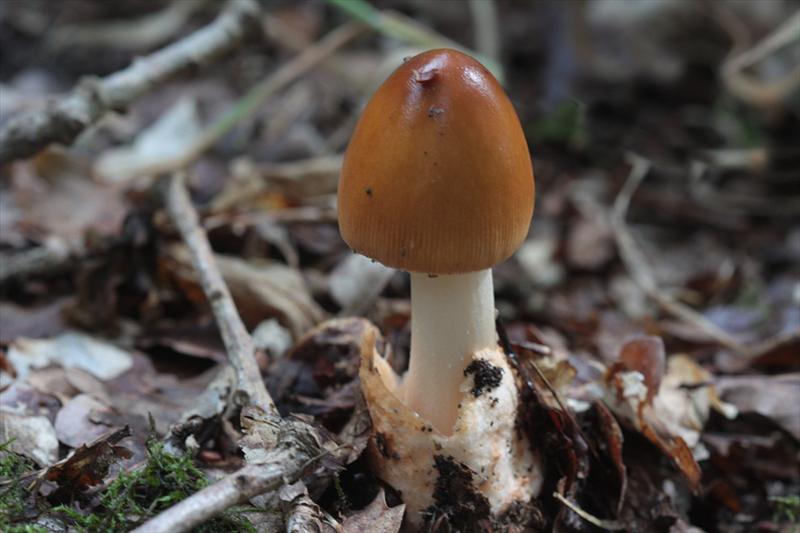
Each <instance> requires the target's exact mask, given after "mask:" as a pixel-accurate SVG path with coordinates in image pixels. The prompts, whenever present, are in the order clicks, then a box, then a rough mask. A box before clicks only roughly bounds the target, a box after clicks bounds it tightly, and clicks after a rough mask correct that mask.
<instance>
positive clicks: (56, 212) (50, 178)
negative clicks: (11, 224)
mask: <svg viewBox="0 0 800 533" xmlns="http://www.w3.org/2000/svg"><path fill="white" fill-rule="evenodd" d="M13 169H14V180H13V183H14V188H13V189H12V191H11V193H10V194H11V195H13V197H14V199H15V202H14V205H15V207H16V208H18V209H21V210H22V215H21V217H20V218H19V219H18V220H17V221H16V228H15V229H16V230H17V231H19V232H20V233H21V234H22V235H24V236H26V237H28V238H30V239H32V240H34V241H38V242H43V241H44V240H45V239H47V240H49V241H51V242H53V241H59V242H61V243H64V244H65V245H66V248H67V249H69V250H75V249H80V248H82V247H83V245H84V239H85V236H86V233H87V232H89V231H91V232H92V233H93V234H94V235H97V236H100V235H111V234H116V233H117V232H118V231H119V228H120V227H121V225H122V221H123V219H124V218H125V215H126V214H127V211H128V209H127V205H126V202H125V199H124V197H123V195H122V193H121V192H120V191H119V190H118V189H116V188H114V187H108V186H104V185H102V184H98V183H96V182H93V181H91V180H89V179H87V178H86V176H88V175H89V170H88V169H87V168H86V167H85V165H84V164H83V163H82V162H80V161H78V160H77V159H75V158H74V156H72V155H70V154H69V153H68V152H64V151H62V150H59V149H55V148H51V149H48V150H45V151H43V152H41V153H40V154H39V155H37V156H36V157H34V158H33V159H31V160H29V161H26V162H24V163H17V164H15V165H14V166H13ZM62 246H63V245H62Z"/></svg>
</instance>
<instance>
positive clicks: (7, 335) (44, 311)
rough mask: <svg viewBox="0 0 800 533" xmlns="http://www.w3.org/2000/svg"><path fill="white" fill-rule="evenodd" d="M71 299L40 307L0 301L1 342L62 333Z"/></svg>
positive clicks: (61, 299)
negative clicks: (64, 312) (64, 317)
mask: <svg viewBox="0 0 800 533" xmlns="http://www.w3.org/2000/svg"><path fill="white" fill-rule="evenodd" d="M0 210H2V208H0ZM70 300H71V299H69V298H59V299H57V300H54V301H52V302H50V303H47V304H45V305H42V306H38V307H20V306H17V305H14V304H12V303H9V302H0V323H2V324H3V327H2V328H0V343H10V342H12V341H14V340H15V339H17V338H19V337H28V338H41V337H51V336H53V335H57V334H59V333H61V332H62V331H64V330H65V329H67V326H66V324H65V323H64V320H63V318H62V316H61V313H62V311H63V309H64V307H65V306H66V305H68V304H69V302H70Z"/></svg>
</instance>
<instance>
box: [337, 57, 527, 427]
mask: <svg viewBox="0 0 800 533" xmlns="http://www.w3.org/2000/svg"><path fill="white" fill-rule="evenodd" d="M533 201H534V181H533V170H532V166H531V158H530V154H529V151H528V145H527V143H526V141H525V136H524V133H523V131H522V127H521V125H520V123H519V119H518V118H517V114H516V112H515V111H514V107H513V105H512V104H511V102H510V101H509V99H508V97H507V96H506V94H505V92H504V91H503V89H502V87H501V86H500V84H499V83H498V82H497V80H496V79H495V78H494V76H492V74H491V73H490V72H489V71H488V70H487V69H486V68H485V67H484V66H483V65H481V64H480V63H478V62H477V61H476V60H474V59H473V58H471V57H469V56H468V55H466V54H463V53H461V52H458V51H455V50H446V49H441V50H431V51H428V52H425V53H422V54H420V55H417V56H415V57H413V58H411V59H408V60H407V61H405V63H403V65H401V66H400V67H399V68H398V69H397V70H396V71H395V72H394V73H393V74H392V75H391V76H390V77H389V78H388V79H387V80H386V81H385V82H384V83H383V85H382V86H381V87H380V88H379V89H378V90H377V92H376V93H375V95H374V96H373V97H372V99H371V100H370V102H369V103H368V104H367V106H366V108H365V109H364V112H363V114H362V116H361V118H360V120H359V122H358V125H357V126H356V129H355V132H354V134H353V137H352V139H351V141H350V144H349V146H348V149H347V153H346V154H345V158H344V164H343V168H342V175H341V181H340V184H339V194H338V206H339V227H340V231H341V234H342V237H343V238H344V240H345V241H346V242H347V243H348V244H349V245H350V247H351V248H352V249H353V250H354V251H356V252H358V253H360V254H363V255H366V256H368V257H370V258H372V259H374V260H376V261H379V262H381V263H383V264H385V265H387V266H391V267H395V268H399V269H402V270H407V271H409V272H410V273H411V355H410V361H409V368H408V372H407V374H406V376H405V379H404V381H403V383H402V392H401V394H402V396H403V399H404V401H405V403H406V404H407V405H408V406H409V407H411V408H412V409H414V410H415V411H416V412H417V413H419V414H420V415H421V416H422V417H423V418H425V419H426V420H428V421H430V423H431V424H433V426H434V427H435V428H436V429H437V430H438V431H439V432H441V433H443V434H450V433H451V432H452V427H453V423H454V421H455V419H456V416H457V412H458V404H459V402H460V400H461V391H460V387H461V384H462V382H463V381H464V370H465V369H466V368H467V366H468V365H469V364H470V362H471V360H472V357H473V354H475V353H476V352H478V351H480V350H484V349H494V348H496V347H497V338H496V333H495V309H494V291H493V287H492V271H491V268H492V266H494V265H496V264H497V263H500V262H501V261H503V260H505V259H507V258H508V257H509V256H510V255H511V254H512V253H513V252H514V251H515V250H516V249H517V248H518V247H519V245H520V244H521V243H522V241H523V240H524V239H525V236H526V234H527V232H528V227H529V225H530V221H531V216H532V214H533Z"/></svg>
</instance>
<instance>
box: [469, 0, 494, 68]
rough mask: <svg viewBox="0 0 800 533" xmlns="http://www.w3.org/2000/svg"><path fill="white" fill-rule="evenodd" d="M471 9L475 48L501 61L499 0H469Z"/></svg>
mask: <svg viewBox="0 0 800 533" xmlns="http://www.w3.org/2000/svg"><path fill="white" fill-rule="evenodd" d="M469 11H470V14H471V15H472V26H473V28H474V36H475V49H476V50H478V51H479V52H480V53H481V54H483V56H484V57H488V58H490V59H492V60H493V61H496V62H499V61H500V46H501V43H500V32H499V31H498V30H499V28H500V23H499V22H498V20H497V2H495V0H469Z"/></svg>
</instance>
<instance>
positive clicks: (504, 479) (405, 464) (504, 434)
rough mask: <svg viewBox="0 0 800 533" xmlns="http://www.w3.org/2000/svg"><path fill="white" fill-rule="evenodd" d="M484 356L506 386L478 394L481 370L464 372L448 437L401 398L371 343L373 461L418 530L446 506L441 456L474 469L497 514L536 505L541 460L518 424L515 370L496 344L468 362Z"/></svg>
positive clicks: (368, 385)
mask: <svg viewBox="0 0 800 533" xmlns="http://www.w3.org/2000/svg"><path fill="white" fill-rule="evenodd" d="M492 331H494V330H492ZM478 359H481V360H483V361H485V363H486V364H487V365H490V368H492V371H493V372H494V373H495V375H497V373H498V371H499V375H500V380H499V383H493V384H492V386H489V387H486V388H485V389H484V390H481V391H479V393H477V394H476V392H477V391H476V390H475V375H474V374H472V373H470V374H468V375H466V376H465V375H464V373H463V371H462V372H460V375H461V379H460V383H459V389H458V394H459V396H460V402H459V403H457V404H456V409H455V417H454V421H453V424H452V425H451V426H449V427H450V428H451V431H450V432H448V433H447V434H444V433H442V432H439V431H438V430H437V429H436V428H434V427H432V425H431V423H430V421H429V420H427V419H426V418H424V417H423V416H420V414H418V413H417V412H415V410H414V409H413V408H411V407H410V406H409V405H407V404H406V403H404V402H403V401H402V400H401V399H400V397H399V394H400V391H401V387H400V385H399V384H400V379H399V377H398V376H397V375H396V374H395V373H394V371H393V370H392V369H391V367H390V366H389V365H388V363H387V362H386V361H385V360H384V359H383V358H382V357H381V356H380V355H379V354H378V353H377V352H376V351H375V348H374V342H372V343H367V345H366V346H364V347H363V353H362V363H361V372H360V375H361V386H362V390H363V392H364V397H365V399H366V403H367V406H368V408H369V412H370V416H371V417H372V424H373V435H374V438H373V444H374V446H373V447H374V449H373V454H372V455H373V464H374V465H375V467H376V470H377V474H378V475H379V476H380V477H381V479H383V480H385V481H386V482H388V483H389V484H391V485H392V486H393V487H394V488H395V489H397V490H399V491H400V492H401V493H402V498H403V501H404V502H405V504H406V506H407V511H408V515H407V516H408V520H409V522H410V523H411V524H412V525H413V526H415V527H418V526H420V525H421V524H422V523H423V521H424V518H425V516H426V512H429V511H432V510H433V509H435V507H436V506H437V505H439V504H441V502H438V501H437V500H436V497H435V496H436V494H435V489H436V483H437V479H438V478H439V475H440V472H439V471H438V470H437V468H436V456H439V457H440V458H446V459H448V460H452V461H455V462H457V463H458V464H460V465H463V466H464V467H466V469H468V471H470V472H471V473H472V486H473V488H474V490H475V493H476V494H480V495H481V496H482V497H484V498H485V499H486V502H487V504H488V506H489V511H490V512H491V513H492V515H494V516H501V515H502V513H503V512H504V511H506V510H507V509H509V507H510V506H511V505H512V504H515V503H522V504H525V503H528V502H529V501H531V500H532V499H533V498H535V497H536V496H537V495H538V494H539V491H540V489H541V484H542V471H541V465H540V459H539V457H538V456H537V455H535V454H534V453H533V451H532V450H531V446H530V445H529V443H528V441H527V439H526V438H525V437H524V436H523V435H522V434H521V432H520V431H519V430H518V428H517V427H516V421H517V420H516V419H517V416H516V415H517V408H518V394H517V387H516V383H515V379H514V374H513V370H512V369H511V368H510V367H509V365H508V363H507V362H506V358H505V354H503V353H502V351H500V350H499V349H497V348H496V347H495V348H492V349H484V350H479V351H477V352H474V353H472V354H471V356H470V357H468V359H467V361H468V363H469V362H472V361H473V360H478ZM453 374H455V373H453ZM438 376H439V377H442V376H443V374H442V373H439V374H438Z"/></svg>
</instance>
